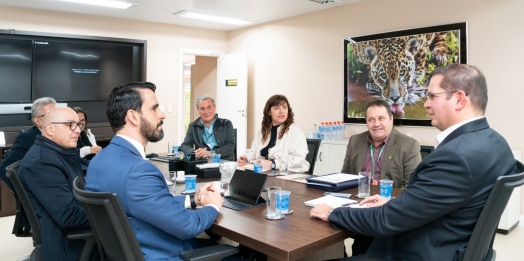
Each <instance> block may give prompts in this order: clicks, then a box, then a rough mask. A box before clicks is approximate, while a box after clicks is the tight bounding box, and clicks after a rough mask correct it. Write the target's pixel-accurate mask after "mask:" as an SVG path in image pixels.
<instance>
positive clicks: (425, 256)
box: [329, 118, 520, 261]
mask: <svg viewBox="0 0 524 261" xmlns="http://www.w3.org/2000/svg"><path fill="white" fill-rule="evenodd" d="M516 163H517V161H516V160H515V158H514V157H513V154H512V152H511V150H510V148H509V146H508V144H507V142H506V140H505V139H504V138H503V137H502V136H501V135H499V134H498V133H497V132H495V131H494V130H493V129H491V128H489V125H488V123H487V121H486V119H485V118H482V119H478V120H475V121H472V122H469V123H467V124H465V125H463V126H461V127H459V128H458V129H457V130H455V131H453V132H452V133H451V134H450V135H449V136H447V137H446V138H445V139H444V140H443V141H442V143H441V144H440V145H439V146H438V147H437V149H436V150H435V151H434V152H432V153H431V154H429V155H428V156H427V157H426V158H424V160H423V161H422V162H421V163H420V164H419V165H418V167H417V168H416V169H415V171H414V172H413V174H412V175H411V178H410V181H409V184H408V186H407V188H406V189H405V190H404V191H403V192H402V194H401V195H400V196H399V197H398V198H396V199H393V200H391V201H389V202H388V203H387V204H385V205H383V206H381V207H377V208H369V209H351V208H337V209H335V210H334V211H333V212H332V213H331V215H330V216H329V221H331V222H332V223H333V224H334V226H335V227H340V228H345V229H348V230H351V231H355V232H357V233H359V234H363V235H366V236H374V237H376V238H375V240H374V241H373V244H372V245H371V247H370V248H369V250H368V251H367V253H366V256H368V257H374V258H379V259H381V260H417V261H419V260H439V261H440V260H461V257H462V256H463V254H464V251H465V248H466V246H467V244H468V241H469V239H470V236H471V234H472V232H473V229H474V227H475V224H476V222H477V219H478V217H479V215H480V212H481V211H482V208H483V207H484V204H485V202H486V200H487V198H488V196H489V193H490V191H491V188H492V187H493V184H494V183H495V181H496V179H497V177H499V176H504V175H511V174H516V173H519V172H520V171H519V170H518V169H517V164H516Z"/></svg>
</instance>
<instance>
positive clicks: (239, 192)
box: [225, 170, 267, 205]
mask: <svg viewBox="0 0 524 261" xmlns="http://www.w3.org/2000/svg"><path fill="white" fill-rule="evenodd" d="M266 180H267V175H264V174H257V173H254V172H251V171H243V170H236V171H235V174H234V175H233V178H232V179H231V182H230V183H229V194H228V195H226V196H225V198H229V199H233V200H236V201H240V202H244V203H247V204H250V205H256V204H257V201H258V199H259V197H260V193H262V190H263V189H264V185H265V184H266Z"/></svg>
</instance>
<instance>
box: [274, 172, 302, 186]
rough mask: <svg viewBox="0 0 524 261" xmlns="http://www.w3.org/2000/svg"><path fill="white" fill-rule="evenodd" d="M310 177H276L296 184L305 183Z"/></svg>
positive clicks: (292, 175) (295, 175)
mask: <svg viewBox="0 0 524 261" xmlns="http://www.w3.org/2000/svg"><path fill="white" fill-rule="evenodd" d="M309 177H310V175H307V174H289V175H286V176H278V177H277V179H283V180H290V181H294V182H298V183H304V184H305V183H306V182H307V181H306V179H307V178H309Z"/></svg>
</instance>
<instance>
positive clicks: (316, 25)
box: [229, 0, 524, 214]
mask: <svg viewBox="0 0 524 261" xmlns="http://www.w3.org/2000/svg"><path fill="white" fill-rule="evenodd" d="M522 10H524V1H522V0H504V1H497V0H439V1H427V0H426V1H424V0H395V1H391V0H367V1H363V2H358V3H355V4H350V5H346V6H343V7H338V8H332V9H328V10H324V11H319V12H315V13H311V14H306V15H301V16H296V17H292V18H288V19H283V20H280V21H276V22H272V23H267V24H264V25H260V26H255V27H251V28H247V29H241V30H236V31H231V32H230V33H229V51H230V52H237V51H247V56H248V59H249V96H248V104H249V105H248V117H249V120H248V126H249V129H248V144H249V142H251V140H252V139H253V137H254V135H255V132H256V131H258V129H259V128H260V122H261V121H262V110H263V107H264V104H265V102H266V100H267V98H269V97H270V96H271V95H273V94H276V93H282V94H284V95H286V96H287V97H288V99H289V101H290V103H291V106H292V107H293V111H294V112H295V122H296V123H297V124H298V125H299V126H300V127H301V128H302V129H303V130H305V129H308V128H311V127H312V126H313V124H314V123H317V124H318V123H319V122H321V121H332V120H341V119H342V111H343V102H342V97H343V95H344V93H343V86H344V84H343V79H344V77H343V46H342V39H343V38H346V37H350V36H359V35H366V34H375V33H380V32H386V31H395V30H403V29H410V28H417V27H426V26H434V25H442V24H450V23H457V22H464V21H467V22H468V63H469V64H473V65H476V66H478V67H480V69H481V70H482V71H483V72H484V74H485V75H486V78H487V81H488V89H489V102H488V107H487V112H486V116H487V118H488V122H489V124H490V125H491V127H492V128H494V129H495V130H497V131H498V132H499V133H500V134H502V135H503V136H504V137H505V138H506V140H507V141H508V143H509V144H510V147H511V148H512V149H517V150H522V149H524V135H523V133H524V109H522V104H521V101H520V100H521V99H522V97H524V88H522V83H521V82H522V80H521V79H520V77H521V76H522V69H523V68H524V67H523V66H522V65H521V63H522V61H524V52H522V43H523V42H524V34H523V33H522V32H523V31H522V28H523V27H522V24H524V16H523V15H522ZM346 129H347V131H346V134H347V135H352V134H355V133H359V132H362V131H364V130H365V129H366V128H365V126H363V125H349V126H348V127H347V128H346ZM397 129H399V130H400V131H401V132H403V133H407V132H411V133H412V136H413V137H414V138H416V139H417V140H418V141H419V142H420V143H421V144H429V145H434V144H435V139H434V138H435V135H436V134H438V133H439V131H438V130H437V129H435V128H433V127H423V128H422V127H399V128H397ZM523 195H524V194H523ZM521 202H522V205H523V207H522V209H523V214H524V198H523V200H522V201H521Z"/></svg>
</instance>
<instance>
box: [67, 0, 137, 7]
mask: <svg viewBox="0 0 524 261" xmlns="http://www.w3.org/2000/svg"><path fill="white" fill-rule="evenodd" d="M62 1H64V2H72V3H78V4H86V5H97V6H104V7H112V8H120V9H127V8H129V7H131V6H133V5H136V4H130V3H126V2H121V1H111V0H62Z"/></svg>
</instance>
